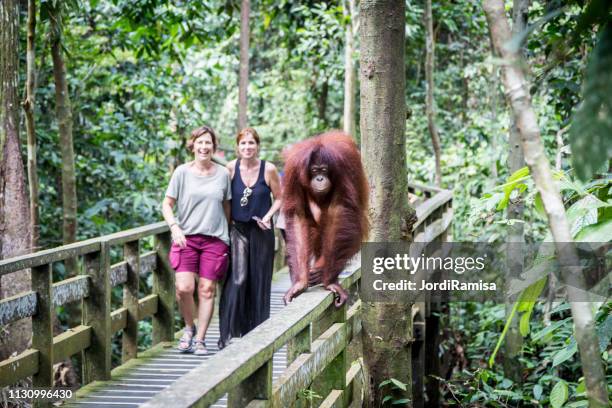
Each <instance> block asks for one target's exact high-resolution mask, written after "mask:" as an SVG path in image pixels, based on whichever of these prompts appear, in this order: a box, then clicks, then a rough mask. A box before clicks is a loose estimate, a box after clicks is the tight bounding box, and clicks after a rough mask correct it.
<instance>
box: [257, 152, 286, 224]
mask: <svg viewBox="0 0 612 408" xmlns="http://www.w3.org/2000/svg"><path fill="white" fill-rule="evenodd" d="M265 179H266V183H268V185H269V186H270V190H272V197H273V198H274V202H273V203H272V206H271V207H270V209H269V210H268V212H267V213H266V215H264V216H263V218H262V221H263V222H264V223H265V224H267V225H270V220H271V219H272V216H273V215H274V214H275V213H276V212H277V211H278V210H279V209H280V208H281V205H282V200H281V197H282V195H281V186H280V178H279V177H278V171H276V166H275V165H273V164H272V163H270V162H266V169H265Z"/></svg>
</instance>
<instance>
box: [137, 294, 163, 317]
mask: <svg viewBox="0 0 612 408" xmlns="http://www.w3.org/2000/svg"><path fill="white" fill-rule="evenodd" d="M158 308H159V296H158V295H156V294H155V293H153V294H151V295H148V296H145V297H143V298H142V299H140V300H139V301H138V316H139V317H140V319H141V320H142V319H144V318H147V317H149V316H154V315H155V313H157V310H158Z"/></svg>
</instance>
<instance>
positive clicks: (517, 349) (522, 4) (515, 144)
mask: <svg viewBox="0 0 612 408" xmlns="http://www.w3.org/2000/svg"><path fill="white" fill-rule="evenodd" d="M529 3H530V0H514V3H513V6H512V36H513V37H515V38H516V36H517V35H519V34H520V33H521V32H523V31H524V30H525V29H526V28H527V16H528V14H527V12H528V10H529ZM508 146H509V152H508V173H509V174H513V173H515V172H516V171H517V170H519V169H520V168H522V167H523V166H525V160H524V158H523V151H522V150H521V141H520V138H519V134H518V129H517V127H516V123H515V122H514V120H512V125H511V127H510V134H509V140H508ZM524 211H525V210H524V204H523V200H522V199H520V198H518V199H516V200H514V199H513V200H510V202H509V203H508V208H507V210H506V215H507V217H508V219H510V220H512V219H514V220H518V221H522V220H523V213H524ZM523 235H524V231H523V223H522V222H515V223H514V224H511V225H509V226H508V239H507V242H510V243H515V244H514V245H512V246H511V247H510V249H509V251H518V250H519V246H520V245H519V244H520V243H523V242H524V237H523ZM522 259H523V257H522V256H521V255H520V254H515V253H512V252H510V253H508V261H509V262H511V264H510V265H509V268H508V271H509V272H510V273H511V274H512V273H513V271H516V270H522V269H523V262H522ZM513 276H517V275H514V274H513ZM512 307H513V305H512V304H510V303H509V304H506V317H507V316H509V315H510V313H511V312H512ZM518 323H519V322H518V319H514V320H513V321H512V323H511V324H510V328H509V329H508V333H507V334H506V343H505V346H504V356H503V359H504V374H505V376H506V377H507V378H510V379H511V380H512V381H514V382H520V381H521V380H522V376H521V364H520V361H519V360H518V356H519V355H520V353H521V349H522V348H523V336H521V333H520V332H519V324H518Z"/></svg>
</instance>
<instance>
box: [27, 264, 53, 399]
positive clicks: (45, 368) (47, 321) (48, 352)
mask: <svg viewBox="0 0 612 408" xmlns="http://www.w3.org/2000/svg"><path fill="white" fill-rule="evenodd" d="M51 287H52V274H51V264H46V265H42V266H37V267H34V268H32V290H33V291H35V292H36V295H37V311H36V314H35V315H34V317H32V333H33V335H32V348H34V349H36V350H38V370H37V372H36V374H34V375H33V376H32V386H33V387H35V388H44V387H51V386H53V362H54V361H55V360H54V358H53V313H54V310H53V302H52V294H51Z"/></svg>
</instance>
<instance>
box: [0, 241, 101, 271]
mask: <svg viewBox="0 0 612 408" xmlns="http://www.w3.org/2000/svg"><path fill="white" fill-rule="evenodd" d="M99 249H100V238H93V239H88V240H86V241H81V242H75V243H73V244H68V245H62V246H60V247H57V248H52V249H46V250H44V251H39V252H35V253H32V254H26V255H21V256H16V257H13V258H9V259H3V260H1V261H0V276H2V275H6V274H7V273H11V272H16V271H20V270H22V269H27V268H34V267H37V266H42V265H45V264H51V263H53V262H57V261H63V260H64V259H70V258H75V257H77V256H80V255H85V254H88V253H91V252H95V251H97V250H99Z"/></svg>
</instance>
